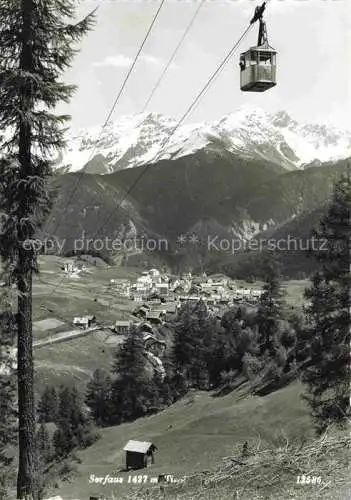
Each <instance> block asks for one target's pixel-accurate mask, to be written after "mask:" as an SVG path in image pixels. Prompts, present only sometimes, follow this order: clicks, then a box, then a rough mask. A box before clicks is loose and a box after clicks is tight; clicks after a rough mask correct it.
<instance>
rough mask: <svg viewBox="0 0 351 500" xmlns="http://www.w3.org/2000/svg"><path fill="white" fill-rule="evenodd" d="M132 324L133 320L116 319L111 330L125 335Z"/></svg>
mask: <svg viewBox="0 0 351 500" xmlns="http://www.w3.org/2000/svg"><path fill="white" fill-rule="evenodd" d="M132 326H133V321H131V320H127V321H123V320H118V321H115V324H114V325H113V331H114V332H115V333H117V335H126V334H127V333H128V332H129V331H130V329H131V328H132Z"/></svg>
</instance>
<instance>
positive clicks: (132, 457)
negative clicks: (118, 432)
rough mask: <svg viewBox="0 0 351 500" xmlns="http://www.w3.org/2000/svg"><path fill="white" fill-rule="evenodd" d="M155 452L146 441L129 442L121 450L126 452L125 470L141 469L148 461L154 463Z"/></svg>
mask: <svg viewBox="0 0 351 500" xmlns="http://www.w3.org/2000/svg"><path fill="white" fill-rule="evenodd" d="M155 450H157V448H156V446H155V445H154V444H153V443H150V442H147V441H133V440H130V441H128V443H127V444H126V445H125V447H124V448H123V451H125V452H126V468H127V469H143V468H144V467H147V466H148V463H149V461H151V463H154V452H155Z"/></svg>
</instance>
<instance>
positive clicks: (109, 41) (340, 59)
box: [60, 0, 351, 128]
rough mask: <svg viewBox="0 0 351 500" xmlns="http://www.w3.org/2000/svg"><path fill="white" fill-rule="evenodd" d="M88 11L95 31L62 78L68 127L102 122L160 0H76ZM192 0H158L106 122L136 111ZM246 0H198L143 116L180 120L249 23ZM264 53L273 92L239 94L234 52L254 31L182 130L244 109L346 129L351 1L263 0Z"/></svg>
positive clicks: (350, 110)
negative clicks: (271, 56)
mask: <svg viewBox="0 0 351 500" xmlns="http://www.w3.org/2000/svg"><path fill="white" fill-rule="evenodd" d="M76 1H77V3H78V4H79V9H78V11H79V14H80V15H84V14H86V13H87V12H89V11H90V10H93V9H94V8H95V7H97V6H98V7H99V8H98V11H97V24H96V27H95V29H94V31H92V32H90V33H89V34H88V35H87V37H86V38H85V39H84V41H83V42H82V44H81V49H82V50H81V53H80V54H79V55H78V56H77V57H76V59H75V61H74V64H73V67H72V69H71V70H70V71H69V72H68V73H67V74H66V75H65V80H66V81H69V82H70V83H75V84H78V85H79V90H78V91H77V92H76V94H75V97H74V98H73V100H72V101H71V104H70V106H69V108H68V109H67V107H64V108H61V109H60V111H65V112H67V111H68V112H69V113H70V114H71V115H72V126H73V127H74V128H77V127H89V126H93V125H99V124H102V123H103V122H104V120H105V118H106V116H107V113H108V111H109V109H110V107H111V105H112V103H113V101H114V99H115V97H116V95H117V93H118V91H119V89H120V88H121V85H122V83H123V80H124V78H125V76H126V74H127V72H128V69H129V67H130V65H131V63H132V61H133V58H134V56H135V55H136V53H137V51H138V49H139V47H140V44H141V42H142V40H143V38H144V36H145V34H146V32H147V30H148V28H149V25H150V23H151V21H152V18H153V16H154V14H155V12H156V10H157V8H158V6H159V5H160V0H76ZM199 1H200V0H166V2H165V4H164V7H163V8H162V10H161V12H160V14H159V17H158V19H157V21H156V24H155V25H154V29H153V31H152V33H151V35H150V37H149V39H148V41H147V43H146V45H145V47H144V51H143V52H142V54H141V57H140V59H139V60H138V63H137V65H136V67H135V69H134V71H133V73H132V74H131V77H130V79H129V81H128V83H127V85H126V88H125V90H124V92H123V94H122V95H121V98H120V100H119V102H118V105H117V107H116V109H115V112H114V114H113V117H112V118H113V119H114V120H116V119H118V116H119V115H123V114H134V113H139V112H140V111H141V110H142V108H143V106H144V103H145V102H146V101H147V99H148V97H149V95H150V92H151V90H152V88H153V86H154V84H155V83H156V81H157V80H158V78H159V76H160V74H161V72H162V70H163V68H164V66H165V65H166V64H167V61H168V60H169V58H170V56H171V54H172V53H173V50H174V49H175V47H176V45H177V44H178V41H179V40H180V38H181V36H182V34H183V32H184V30H185V28H186V26H187V24H188V23H189V21H190V19H191V17H192V15H193V13H194V12H195V10H196V8H197V7H198V5H199ZM259 4H261V2H257V1H255V0H206V1H205V3H204V5H203V6H202V8H201V9H200V12H199V14H198V16H197V18H196V20H195V23H194V25H193V27H192V29H191V31H190V32H189V34H188V36H187V38H186V39H185V41H184V43H183V45H182V47H181V49H180V50H179V52H178V55H177V57H176V59H175V60H174V63H173V65H172V67H171V68H170V69H169V70H168V72H167V74H166V76H165V78H164V80H163V81H162V83H161V85H160V87H159V88H158V90H157V91H156V93H155V95H154V98H153V100H152V101H151V102H150V104H149V106H148V110H150V111H156V112H159V113H162V114H165V115H168V116H171V117H174V118H175V119H177V118H180V117H181V115H182V114H183V113H184V111H185V110H186V109H187V108H188V106H189V105H190V104H191V102H192V100H193V99H194V97H195V96H196V95H197V94H198V92H199V91H200V90H201V89H202V88H203V86H204V85H205V83H206V81H207V80H208V78H209V77H210V76H211V75H212V73H213V72H214V71H215V70H216V69H217V67H218V65H219V63H220V62H221V61H222V59H223V58H224V57H225V56H226V54H227V53H228V51H229V50H230V49H231V47H232V46H233V45H234V43H235V42H236V41H237V39H238V38H239V37H240V36H241V34H242V33H243V31H244V30H245V29H246V27H247V26H248V24H249V21H250V19H251V17H252V15H253V11H254V8H255V6H256V5H259ZM265 18H266V22H267V30H268V38H269V42H270V45H272V46H273V47H274V48H275V49H276V50H277V51H278V70H277V80H278V85H277V86H276V87H275V88H273V89H271V90H269V91H267V92H264V93H257V94H255V93H243V92H241V91H240V89H239V64H238V59H239V53H240V52H241V51H244V50H246V49H247V48H249V47H250V46H252V45H255V44H256V40H257V32H258V25H257V24H256V25H255V26H254V28H253V29H252V30H251V31H250V32H249V34H248V36H247V37H246V39H244V40H243V42H242V43H241V45H240V46H239V48H238V50H237V52H236V53H235V54H234V55H233V58H232V59H231V60H230V61H229V63H228V64H227V65H226V66H225V68H224V69H223V71H222V72H221V73H220V75H219V76H218V78H217V79H216V80H215V82H214V83H213V84H212V86H211V87H210V88H209V90H208V91H207V93H206V95H205V97H203V99H202V100H201V102H200V103H199V105H198V106H197V108H196V109H195V111H194V112H193V113H192V114H191V115H190V116H189V118H188V119H187V121H186V123H191V122H199V121H205V120H216V119H219V118H221V117H222V116H223V115H225V114H228V113H231V112H234V111H235V110H236V109H237V108H238V107H240V106H242V105H245V104H251V105H254V106H258V107H260V108H263V109H264V110H267V111H268V112H275V111H279V110H282V109H283V110H286V111H287V112H288V113H290V114H291V115H292V117H293V118H296V119H298V120H303V121H311V122H314V121H322V122H324V123H329V124H333V125H336V126H339V127H347V128H351V121H350V118H349V117H350V116H351V35H350V31H351V1H350V0H270V2H269V3H268V5H267V9H266V15H265Z"/></svg>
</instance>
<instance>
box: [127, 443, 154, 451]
mask: <svg viewBox="0 0 351 500" xmlns="http://www.w3.org/2000/svg"><path fill="white" fill-rule="evenodd" d="M150 446H152V443H149V442H147V441H133V440H130V441H128V443H127V444H126V445H125V447H124V448H123V450H124V451H133V452H135V453H146V452H147V451H148V450H149V448H150Z"/></svg>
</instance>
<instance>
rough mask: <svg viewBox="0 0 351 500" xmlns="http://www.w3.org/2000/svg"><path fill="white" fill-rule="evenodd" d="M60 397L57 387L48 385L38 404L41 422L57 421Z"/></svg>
mask: <svg viewBox="0 0 351 500" xmlns="http://www.w3.org/2000/svg"><path fill="white" fill-rule="evenodd" d="M58 406H59V399H58V394H57V391H56V389H55V387H46V388H45V390H44V392H43V395H42V397H41V399H40V401H39V404H38V410H37V412H38V415H39V422H40V423H42V422H56V419H57V414H58Z"/></svg>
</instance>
